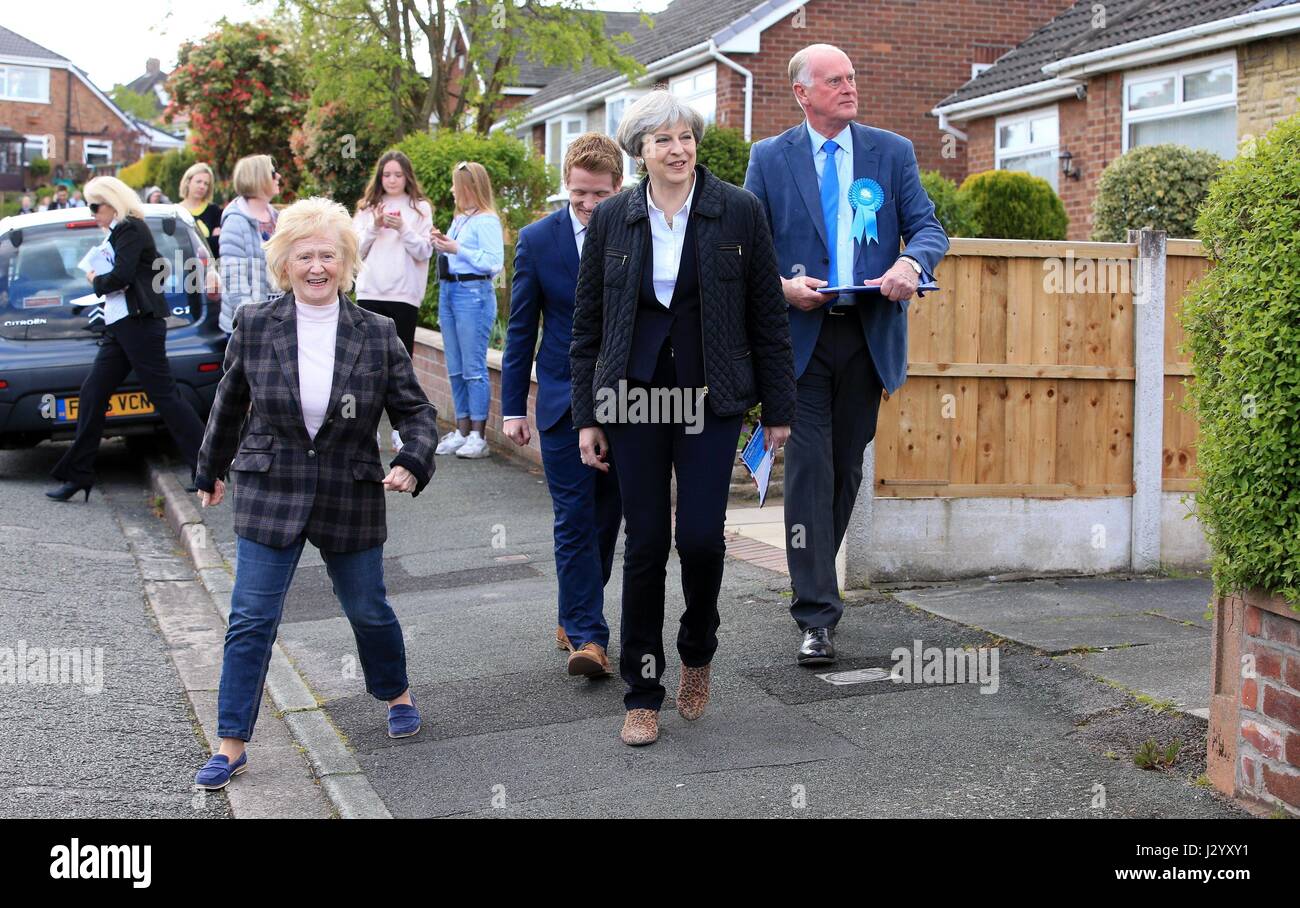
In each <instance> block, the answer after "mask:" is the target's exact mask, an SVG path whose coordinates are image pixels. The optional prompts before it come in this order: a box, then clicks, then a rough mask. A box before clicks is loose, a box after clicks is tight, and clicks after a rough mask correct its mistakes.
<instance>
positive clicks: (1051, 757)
mask: <svg viewBox="0 0 1300 908" xmlns="http://www.w3.org/2000/svg"><path fill="white" fill-rule="evenodd" d="M386 435H387V430H386V429H385V430H384V436H385V437H386ZM385 459H387V457H386V458H385ZM388 502H389V528H390V533H389V542H388V544H387V546H386V550H385V555H386V557H385V569H386V579H387V583H388V590H389V597H390V600H391V601H392V603H393V606H394V608H395V609H396V611H397V613H398V615H399V616H400V617H401V620H402V623H403V628H404V631H405V634H406V638H407V650H408V658H409V671H410V676H411V679H412V686H413V689H414V692H415V696H416V698H417V701H418V702H419V704H420V707H421V710H422V712H423V714H424V722H425V724H424V730H423V731H422V733H421V734H420V735H419V736H417V737H415V738H412V739H408V740H404V741H392V740H390V739H388V738H387V736H386V734H385V733H384V707H383V704H381V703H378V702H377V701H375V700H373V699H372V698H370V697H369V696H368V695H367V694H366V693H365V691H364V685H363V682H362V680H361V677H360V668H359V666H358V665H357V664H356V658H355V646H354V643H353V641H352V635H351V631H350V628H349V627H348V624H347V621H346V619H345V618H344V617H343V615H342V612H341V609H340V608H339V606H338V604H337V602H336V601H335V599H334V597H333V595H332V593H331V590H330V586H329V581H328V579H327V578H326V576H325V572H324V566H323V564H322V563H321V562H320V559H319V556H318V555H317V554H316V553H315V551H314V550H313V549H312V548H311V547H308V549H307V551H306V552H305V553H304V556H303V559H302V563H301V565H300V567H299V570H298V575H297V576H296V578H295V580H294V584H293V587H292V588H291V590H290V594H289V598H288V601H287V603H286V610H285V616H284V620H283V623H282V624H281V629H280V642H281V645H282V646H283V648H284V651H285V653H286V654H287V655H288V657H289V660H290V661H291V662H292V664H293V666H294V667H295V668H296V669H297V671H298V672H300V673H301V675H302V678H303V680H304V681H305V683H306V684H307V685H308V686H309V688H310V689H311V691H312V692H313V693H314V695H315V697H316V698H317V699H318V700H319V701H320V703H321V708H322V710H323V711H324V713H325V714H327V715H328V717H329V719H330V720H331V721H332V723H333V724H334V725H335V726H336V727H337V728H338V729H339V731H340V732H341V733H342V734H343V735H344V737H345V738H346V740H347V742H348V744H349V746H350V748H351V749H352V751H353V753H354V754H355V758H356V761H357V763H358V764H359V765H360V768H361V769H362V771H363V772H364V774H365V776H366V778H367V780H368V781H369V783H370V784H371V785H372V786H373V789H374V791H375V792H377V793H378V795H379V797H380V798H382V800H383V802H384V804H385V805H386V806H387V808H388V810H390V811H391V812H392V814H393V815H394V816H408V817H413V816H474V815H482V816H501V815H509V816H606V815H608V816H755V817H758V816H878V817H895V816H1026V817H1028V816H1111V817H1118V816H1125V817H1165V816H1179V817H1217V816H1222V817H1233V816H1241V815H1242V813H1241V811H1240V810H1239V809H1238V808H1237V807H1236V806H1235V805H1232V804H1231V803H1230V802H1226V801H1224V800H1223V799H1221V798H1220V797H1218V796H1217V795H1215V794H1213V793H1212V792H1210V791H1208V790H1206V789H1204V788H1202V787H1199V786H1197V785H1195V784H1193V783H1194V781H1195V779H1196V778H1197V777H1198V776H1199V775H1200V774H1201V773H1202V772H1203V767H1204V752H1205V744H1204V738H1205V723H1204V721H1202V720H1201V719H1200V718H1198V717H1196V716H1194V715H1189V714H1186V713H1181V712H1178V711H1170V710H1153V709H1149V708H1146V707H1144V706H1143V705H1142V704H1140V703H1139V702H1137V701H1136V700H1135V699H1134V697H1133V696H1132V695H1130V694H1129V693H1127V692H1125V691H1124V690H1122V689H1120V688H1118V687H1116V686H1114V685H1109V684H1105V683H1102V682H1100V681H1098V680H1097V679H1095V678H1093V677H1091V676H1090V675H1089V674H1087V673H1086V672H1084V671H1081V670H1080V667H1079V666H1077V665H1074V664H1070V663H1069V662H1068V661H1067V660H1063V659H1060V658H1053V657H1052V656H1050V655H1047V654H1046V653H1044V652H1041V651H1039V650H1038V649H1035V648H1034V647H1032V646H1026V645H1021V644H1019V643H1016V642H1014V638H1011V637H1010V636H1009V635H1007V634H1000V633H999V632H996V631H995V632H993V633H989V632H988V631H989V630H990V628H989V627H988V623H987V622H986V623H984V624H981V623H980V622H979V621H972V622H971V623H974V624H975V625H977V627H971V626H968V624H967V623H963V622H961V621H956V620H949V619H948V618H945V617H941V616H940V615H938V614H934V613H932V612H931V611H927V610H926V609H927V608H928V607H929V606H928V605H926V604H920V605H918V604H917V603H918V602H919V601H920V596H919V595H918V591H900V592H898V593H897V594H881V593H879V592H872V593H869V594H859V595H856V596H854V597H853V598H852V601H851V603H850V607H849V608H848V610H847V611H846V614H845V618H844V621H843V622H842V623H841V625H840V628H839V631H838V634H837V644H838V646H839V648H840V651H841V654H842V658H841V661H840V663H839V664H837V665H836V666H834V667H833V668H834V671H835V672H837V673H843V672H851V671H853V670H856V669H880V668H883V669H886V670H887V669H889V668H890V667H891V665H893V664H894V663H893V661H891V660H892V657H891V653H892V652H893V651H894V650H895V649H896V648H898V647H907V648H910V647H912V646H913V645H914V644H915V643H916V642H917V641H920V642H921V644H922V645H923V647H939V648H953V649H954V650H955V649H957V648H960V647H981V646H982V647H990V646H995V647H997V649H998V652H999V655H1000V660H999V666H998V683H997V685H996V693H981V692H980V687H979V686H977V685H974V684H959V683H914V684H895V683H892V682H890V681H888V680H886V681H883V682H881V681H874V682H873V681H869V680H860V678H863V677H870V676H871V675H872V674H873V673H871V672H866V673H864V674H863V675H861V676H858V677H859V680H858V681H857V683H845V684H834V683H830V682H831V680H834V679H826V678H823V677H821V676H823V675H828V674H830V673H828V672H813V671H809V670H807V669H803V668H799V667H798V666H796V665H795V664H794V660H793V654H794V649H795V646H796V645H797V642H798V635H797V632H796V629H795V627H794V625H793V623H792V622H791V621H790V619H789V616H788V611H787V609H788V603H789V584H788V578H787V577H786V576H784V575H783V574H781V573H779V572H778V571H775V570H772V569H770V568H768V567H763V566H760V565H759V564H755V563H750V562H747V561H742V560H738V559H735V558H729V559H728V562H727V572H726V575H725V578H724V587H723V594H722V602H721V611H722V628H721V631H720V634H719V636H720V640H721V646H720V649H719V651H718V654H717V657H716V660H715V663H714V665H715V667H714V685H713V698H712V701H711V703H710V705H709V709H708V713H707V714H706V715H705V717H704V718H703V719H701V720H699V721H698V722H695V723H687V722H684V721H682V720H681V719H680V718H679V717H678V716H677V715H676V713H675V712H673V711H672V699H671V698H672V693H673V691H674V689H675V687H676V678H677V670H678V669H677V665H676V664H675V662H676V657H675V654H674V653H673V651H672V647H671V637H672V634H673V626H674V624H675V622H674V621H673V619H672V616H673V615H675V614H679V613H680V611H681V609H682V601H681V594H680V583H679V575H678V569H677V562H676V559H675V557H674V558H673V559H671V560H670V562H669V568H668V571H669V577H668V591H669V601H668V603H667V609H666V613H667V615H668V619H667V620H666V622H665V634H666V638H667V640H668V643H669V666H668V673H669V674H668V679H667V683H666V686H667V687H668V690H669V700H668V701H667V702H666V703H665V708H664V712H663V713H662V716H661V728H662V730H661V737H660V740H659V742H658V743H656V744H655V745H653V746H652V747H649V748H643V749H639V750H632V749H630V748H626V747H624V746H623V745H622V744H621V743H619V741H618V738H617V734H618V729H619V727H620V725H621V720H622V714H623V707H622V701H621V694H622V691H621V682H619V681H618V680H617V679H611V680H606V681H588V680H586V679H581V678H570V677H568V676H567V675H566V674H564V669H563V666H564V654H563V653H560V652H559V651H557V650H556V649H555V648H554V644H553V642H552V639H551V638H552V634H553V631H554V627H555V609H556V602H555V594H556V592H555V591H556V587H555V569H554V559H553V555H552V549H551V536H550V529H551V519H552V516H551V507H550V500H549V497H548V495H547V493H546V488H545V484H544V481H543V478H542V476H541V473H540V470H537V469H535V468H534V469H529V468H525V467H521V466H519V465H517V464H514V463H507V462H504V461H502V460H500V459H499V458H493V459H489V460H486V461H463V460H458V459H456V458H454V457H453V458H439V459H438V472H437V475H436V476H435V477H434V480H433V482H432V483H431V484H430V485H429V487H428V488H427V489H426V491H425V492H424V493H423V494H422V495H421V496H420V497H419V498H418V499H411V498H410V497H409V496H398V495H390V496H389V498H388ZM765 510H766V509H765ZM231 515H232V511H231V508H230V507H229V505H228V504H227V505H222V506H221V507H218V508H213V509H207V510H205V511H204V512H203V514H202V519H203V521H204V524H205V526H206V532H207V534H208V538H209V539H210V541H211V545H212V546H214V548H215V550H216V551H217V552H219V553H220V554H221V555H222V556H223V557H224V558H225V559H227V560H228V561H231V562H233V555H234V546H233V536H232V534H231V531H230V526H231ZM737 526H739V522H737ZM747 541H748V542H757V543H759V544H764V543H763V541H762V540H760V539H755V538H752V536H751V538H750V539H748V540H747ZM767 554H769V555H770V553H767ZM769 560H770V559H769ZM619 562H621V555H620V557H619V558H618V559H616V567H615V576H614V578H613V579H612V580H611V583H610V586H609V587H608V589H607V606H606V614H607V616H608V617H610V619H611V625H612V631H613V638H612V640H611V652H612V653H614V654H615V655H617V646H618V642H617V641H618V621H617V614H618V606H617V603H618V599H619V590H620V588H621V578H620V572H619ZM1079 582H1082V583H1086V582H1088V581H1079ZM1008 588H1009V587H1008ZM986 593H987V591H984V590H976V591H974V592H973V593H972V598H973V599H974V600H979V599H981V598H983V597H985V596H986ZM1089 595H1093V596H1094V597H1097V596H1100V597H1102V598H1104V595H1103V594H1101V593H1099V592H1096V591H1094V592H1092V593H1089ZM1180 595H1184V598H1186V597H1190V596H1191V595H1192V594H1191V593H1190V592H1188V591H1187V590H1183V591H1182V592H1181V593H1180ZM909 597H910V598H909ZM955 598H960V597H955ZM913 600H916V601H913ZM931 604H933V603H931ZM944 607H947V606H944ZM938 608H939V606H937V605H936V606H935V609H936V610H937V609H938ZM1135 614H1136V615H1137V616H1140V611H1139V612H1136V613H1135ZM967 617H968V618H969V616H967ZM1130 617H1133V616H1130ZM1148 617H1149V616H1148ZM1151 620H1153V621H1163V622H1165V623H1169V624H1171V625H1174V626H1175V627H1177V628H1178V631H1179V632H1182V631H1187V640H1188V642H1193V638H1192V636H1191V634H1192V629H1188V628H1185V627H1183V626H1181V625H1177V624H1176V622H1172V621H1167V620H1166V619H1163V618H1160V619H1156V618H1152V619H1151ZM1130 623H1131V624H1133V625H1134V626H1138V625H1140V624H1141V623H1142V622H1139V621H1137V620H1136V618H1134V621H1132V622H1130ZM977 628H984V629H983V630H980V629H977ZM1130 636H1132V634H1131V633H1128V634H1125V635H1123V639H1124V641H1125V642H1128V640H1127V638H1128V637H1130ZM1117 639H1118V638H1117ZM1203 664H1204V663H1203ZM1206 673H1207V676H1208V666H1207V668H1206ZM875 674H877V675H878V674H879V673H875ZM841 677H842V676H841ZM849 677H850V679H852V678H853V677H854V676H849ZM917 680H918V682H919V681H920V678H919V675H918V679H917ZM1149 738H1154V739H1155V740H1156V741H1157V742H1159V743H1161V744H1167V743H1169V742H1170V741H1172V740H1173V739H1174V738H1180V739H1181V740H1182V741H1183V742H1184V747H1183V751H1182V754H1181V756H1180V759H1179V761H1178V762H1177V763H1176V764H1175V765H1174V767H1172V768H1171V769H1170V770H1169V771H1167V772H1147V771H1143V770H1140V769H1138V768H1136V767H1135V766H1134V765H1133V763H1132V759H1131V757H1132V753H1133V752H1134V751H1135V750H1136V748H1137V747H1138V746H1139V745H1140V744H1141V743H1142V742H1143V741H1145V740H1147V739H1149ZM258 746H259V742H258V741H254V744H253V745H252V747H251V748H250V753H251V754H254V755H255V754H256V753H257V748H258ZM240 781H242V780H240ZM236 784H238V783H236Z"/></svg>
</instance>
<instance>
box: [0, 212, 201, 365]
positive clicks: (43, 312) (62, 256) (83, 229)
mask: <svg viewBox="0 0 1300 908" xmlns="http://www.w3.org/2000/svg"><path fill="white" fill-rule="evenodd" d="M146 222H147V223H148V224H149V228H150V230H151V232H152V233H153V237H154V243H155V245H156V246H157V247H158V254H159V255H160V256H162V257H163V258H164V259H166V261H167V263H168V274H167V277H166V279H165V281H164V285H163V288H162V290H163V296H164V297H165V298H166V300H167V305H168V308H169V309H170V312H171V316H170V317H169V318H168V319H167V325H168V327H169V328H177V327H181V326H184V325H189V324H192V323H193V322H194V321H195V320H197V319H198V318H200V317H201V315H202V312H203V309H202V305H203V303H202V297H201V294H200V293H199V292H187V289H188V290H191V291H193V290H196V288H195V287H194V286H193V284H194V283H195V281H194V278H193V277H191V278H190V281H189V283H190V284H191V286H190V287H188V288H187V287H186V283H187V281H186V273H185V272H186V262H189V261H191V257H192V256H193V255H194V252H195V250H196V249H198V248H199V246H200V244H201V243H202V240H200V239H199V238H198V236H197V235H196V234H195V233H194V232H193V231H192V230H191V229H190V228H189V227H188V226H187V225H186V224H185V223H183V222H182V221H180V220H174V225H175V226H174V229H173V231H172V232H171V233H168V232H167V231H166V230H164V229H163V219H162V218H160V217H149V218H146ZM105 236H107V232H106V231H105V230H103V229H102V228H100V227H99V226H97V225H96V224H95V223H94V222H93V221H74V222H63V223H53V224H40V225H36V226H29V227H25V228H22V230H21V241H20V242H19V243H18V244H17V245H15V244H14V231H10V232H8V233H6V234H5V235H4V236H3V237H0V336H2V337H7V338H11V339H15V340H40V339H47V338H69V337H92V336H94V335H95V334H97V333H98V332H99V331H102V330H103V324H104V322H103V316H102V311H101V308H100V307H99V306H98V305H97V304H94V303H91V301H90V299H89V297H91V295H92V293H93V291H92V290H91V288H90V284H89V283H88V282H87V281H86V276H85V274H83V273H82V271H81V269H80V268H78V267H77V263H78V262H80V261H81V259H82V257H83V256H85V254H86V252H87V251H88V250H89V249H91V248H92V247H94V246H96V245H98V244H99V243H101V242H103V241H104V238H105ZM203 255H204V256H206V250H205V251H204V253H203ZM197 289H201V285H200V288H197ZM78 302H80V303H85V305H74V303H78Z"/></svg>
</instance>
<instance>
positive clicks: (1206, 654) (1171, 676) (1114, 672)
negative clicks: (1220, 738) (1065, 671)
mask: <svg viewBox="0 0 1300 908" xmlns="http://www.w3.org/2000/svg"><path fill="white" fill-rule="evenodd" d="M1059 658H1060V659H1062V660H1063V661H1066V662H1069V663H1071V664H1074V665H1077V666H1078V667H1079V668H1081V669H1082V670H1083V671H1085V672H1088V673H1089V674H1094V675H1097V676H1098V677H1101V678H1106V679H1107V680H1110V681H1114V682H1116V683H1118V684H1122V685H1124V687H1126V688H1128V689H1129V690H1134V691H1140V692H1141V693H1143V694H1146V695H1147V696H1150V697H1154V698H1156V699H1157V700H1172V701H1173V702H1175V703H1176V704H1177V705H1178V706H1179V707H1180V708H1182V709H1185V710H1189V711H1190V710H1194V709H1208V708H1209V706H1210V673H1209V671H1208V668H1207V667H1208V666H1209V664H1210V641H1209V640H1208V639H1205V640H1190V641H1187V642H1185V643H1163V644H1161V645H1160V646H1143V647H1129V648H1125V649H1116V650H1108V651H1106V652H1101V653H1072V654H1069V655H1065V656H1060V657H1059Z"/></svg>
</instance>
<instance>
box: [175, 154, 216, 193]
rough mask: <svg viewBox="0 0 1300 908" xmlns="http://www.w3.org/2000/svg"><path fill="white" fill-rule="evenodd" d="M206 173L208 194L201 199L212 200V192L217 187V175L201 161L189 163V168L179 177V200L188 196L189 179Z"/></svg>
mask: <svg viewBox="0 0 1300 908" xmlns="http://www.w3.org/2000/svg"><path fill="white" fill-rule="evenodd" d="M201 173H206V174H207V175H208V194H207V195H205V196H204V197H203V201H205V202H210V201H212V192H213V190H215V189H216V188H217V175H216V174H214V173H213V172H212V168H211V167H209V166H208V165H207V164H204V163H203V162H202V161H199V163H197V164H191V165H190V168H189V170H187V171H185V175H184V176H183V177H181V201H182V202H184V201H185V200H186V199H188V198H189V197H190V180H192V179H194V177H196V176H197V175H198V174H201Z"/></svg>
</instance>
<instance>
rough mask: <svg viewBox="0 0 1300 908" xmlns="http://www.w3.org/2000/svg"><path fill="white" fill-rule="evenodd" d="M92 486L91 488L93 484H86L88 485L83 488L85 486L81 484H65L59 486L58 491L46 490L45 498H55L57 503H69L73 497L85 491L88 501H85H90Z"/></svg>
mask: <svg viewBox="0 0 1300 908" xmlns="http://www.w3.org/2000/svg"><path fill="white" fill-rule="evenodd" d="M90 486H91V483H86V484H85V485H84V486H83V485H81V484H79V483H75V482H65V483H64V484H63V485H61V486H59V487H58V488H57V489H48V490H46V492H45V497H46V498H53V499H54V500H55V501H67V500H68V499H69V498H71V497H72V496H74V495H76V494H77V493H78V492H82V491H84V492H85V493H86V499H85V500H86V501H90Z"/></svg>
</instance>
